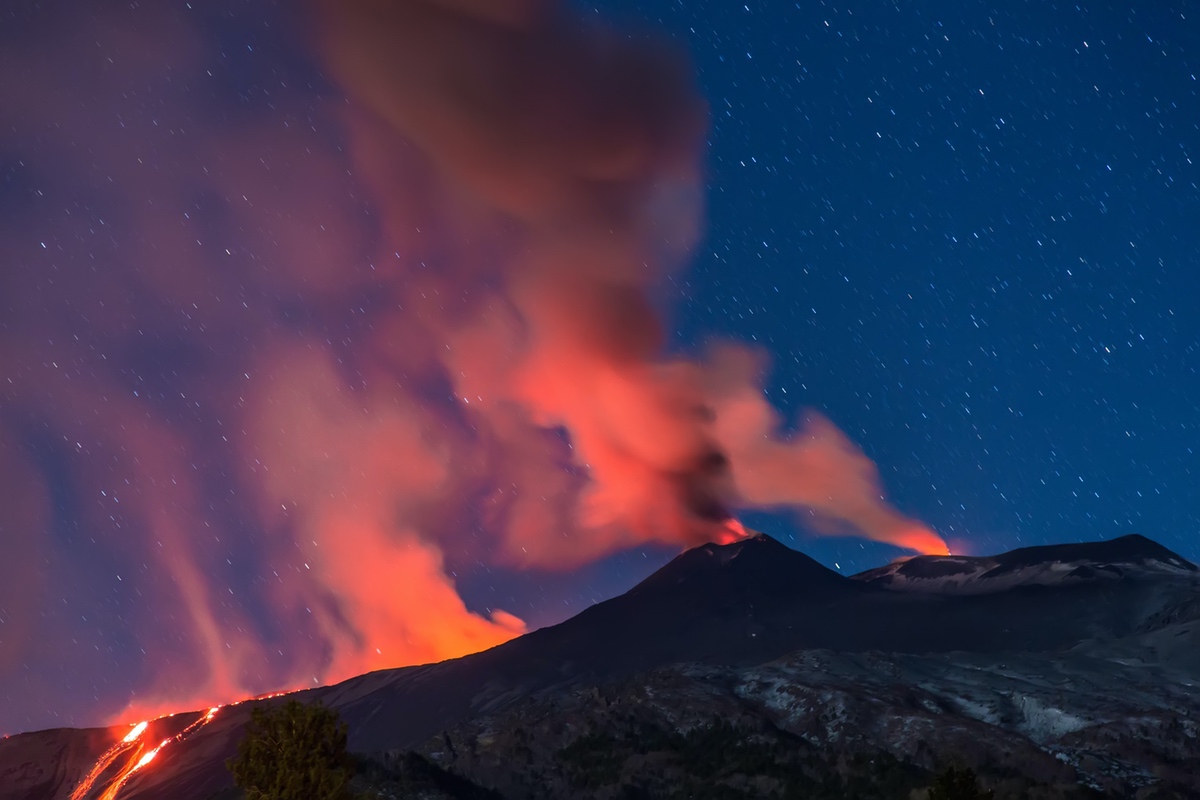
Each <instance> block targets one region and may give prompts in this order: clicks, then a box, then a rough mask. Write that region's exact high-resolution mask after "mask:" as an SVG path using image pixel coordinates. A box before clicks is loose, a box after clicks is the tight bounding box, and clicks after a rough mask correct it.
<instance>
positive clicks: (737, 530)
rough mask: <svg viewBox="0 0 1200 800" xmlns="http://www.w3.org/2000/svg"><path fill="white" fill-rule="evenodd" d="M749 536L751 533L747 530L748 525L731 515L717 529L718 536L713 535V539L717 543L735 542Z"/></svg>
mask: <svg viewBox="0 0 1200 800" xmlns="http://www.w3.org/2000/svg"><path fill="white" fill-rule="evenodd" d="M749 536H750V534H749V533H748V532H747V531H746V526H745V525H743V524H742V523H741V522H739V521H738V520H736V519H734V518H733V517H730V518H729V519H727V520H725V523H724V524H723V525H722V526H721V529H720V530H718V531H717V534H716V536H714V537H713V541H714V542H716V543H717V544H733V543H734V542H740V541H741V540H742V539H745V538H747V537H749Z"/></svg>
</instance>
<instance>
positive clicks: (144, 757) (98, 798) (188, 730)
mask: <svg viewBox="0 0 1200 800" xmlns="http://www.w3.org/2000/svg"><path fill="white" fill-rule="evenodd" d="M221 708H223V706H214V707H213V708H210V709H208V711H206V712H205V713H204V715H203V716H201V717H198V718H197V719H196V720H194V721H193V722H192V723H190V724H189V725H188V726H187V727H185V728H184V729H183V730H181V731H180V732H179V733H177V734H175V735H174V736H169V737H167V738H166V739H163V740H162V741H160V742H159V743H158V744H157V745H155V746H154V747H147V746H146V743H145V742H143V741H142V738H143V735H144V734H145V733H146V730H147V729H148V728H149V726H150V724H151V723H152V722H157V721H159V720H163V719H169V718H170V717H171V716H174V715H166V716H163V717H159V718H158V719H155V720H143V721H142V722H139V723H137V724H136V725H134V726H133V727H132V728H131V729H130V731H129V732H128V733H127V734H126V735H125V736H124V737H123V738H122V739H121V740H120V741H119V742H117V743H116V744H114V745H113V746H112V747H110V748H109V749H108V750H106V751H105V752H104V754H103V755H101V756H100V758H99V759H97V760H96V763H95V764H94V765H93V766H92V768H91V769H90V770H89V771H88V773H87V775H85V776H84V778H83V780H81V781H80V782H79V784H78V785H77V786H76V787H75V789H74V790H73V791H72V792H71V795H70V800H89V798H92V797H93V795H92V792H93V791H94V790H95V789H96V786H97V784H98V783H99V782H100V779H101V778H102V777H104V775H105V773H107V772H108V771H109V770H110V769H111V768H112V767H113V765H114V764H116V763H117V762H118V759H122V757H123V756H124V758H123V761H122V763H121V766H120V767H119V768H118V769H117V771H116V774H115V775H113V776H112V777H110V778H108V779H107V781H106V782H107V785H106V786H105V787H104V789H103V791H101V792H100V794H98V795H95V796H94V797H95V800H117V796H118V794H119V793H120V791H121V789H123V788H124V787H125V785H126V784H127V783H129V781H130V779H131V778H133V776H134V775H135V774H137V773H138V771H140V770H141V769H143V768H144V767H145V766H146V765H148V764H149V763H150V762H151V761H153V760H154V759H155V758H157V757H158V755H159V753H161V752H162V751H163V749H165V748H166V747H168V746H170V745H172V744H176V743H178V742H182V741H184V740H185V739H187V738H189V737H190V736H191V735H192V734H194V733H195V732H196V731H198V730H200V729H201V728H203V727H204V726H205V725H207V724H208V723H209V722H211V721H212V719H213V717H215V716H216V715H217V712H218V711H220V710H221Z"/></svg>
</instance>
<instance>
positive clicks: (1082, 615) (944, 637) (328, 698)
mask: <svg viewBox="0 0 1200 800" xmlns="http://www.w3.org/2000/svg"><path fill="white" fill-rule="evenodd" d="M1080 548H1083V549H1082V550H1081V549H1080ZM1081 552H1082V553H1085V555H1086V556H1087V557H1086V558H1084V559H1079V558H1076V556H1077V555H1079V554H1080V553H1081ZM1064 554H1065V555H1064ZM1066 557H1069V558H1070V561H1071V562H1072V563H1073V562H1075V561H1080V560H1091V561H1093V562H1094V563H1096V564H1100V565H1102V564H1103V563H1116V562H1115V561H1113V559H1123V560H1122V561H1120V563H1122V564H1124V563H1149V562H1154V563H1166V564H1169V565H1172V569H1171V570H1167V571H1154V570H1150V571H1146V570H1142V571H1131V572H1126V573H1123V574H1122V576H1121V579H1120V580H1112V579H1109V578H1108V577H1105V578H1097V579H1094V580H1092V579H1084V578H1080V579H1078V580H1073V581H1071V582H1067V583H1061V582H1060V583H1057V584H1052V585H1043V584H1036V583H1035V584H1029V585H1013V586H1007V587H1003V588H1001V589H998V590H997V591H993V592H988V593H981V594H972V595H967V596H963V595H962V594H959V593H954V592H949V593H941V594H939V593H937V592H903V591H895V590H894V588H895V587H894V586H890V585H889V583H888V582H884V581H880V580H878V579H876V578H872V577H871V575H872V573H864V574H863V575H860V576H856V578H854V579H851V578H846V577H843V576H841V575H839V574H837V573H836V572H833V571H832V570H829V569H827V568H825V567H824V566H822V565H820V564H819V563H817V562H816V561H814V560H812V559H811V558H809V557H808V556H806V555H804V554H802V553H799V552H797V551H795V550H792V549H791V548H788V547H786V546H785V545H783V544H781V543H779V542H777V541H775V540H774V539H771V538H770V537H768V536H764V535H761V534H760V535H757V536H754V537H751V538H749V539H746V540H743V541H740V542H737V543H734V544H730V545H724V546H718V545H711V544H710V545H705V546H702V547H698V548H695V549H692V550H689V551H687V552H685V553H683V554H681V555H680V556H678V557H677V558H675V559H673V560H672V561H671V562H669V563H668V564H666V565H665V566H664V567H662V568H661V569H660V570H658V571H657V572H655V573H654V574H653V575H651V576H650V577H648V578H647V579H646V580H644V581H643V582H642V583H640V584H638V585H637V586H636V587H634V588H633V589H631V590H630V591H629V592H627V593H625V594H624V595H621V596H618V597H615V598H612V599H610V600H607V601H605V602H602V603H599V604H597V605H595V606H593V607H591V608H589V609H587V610H585V611H584V612H582V613H580V614H579V615H577V616H576V617H573V618H572V619H569V620H567V621H565V622H563V623H561V624H559V625H555V626H552V627H548V628H543V629H541V630H537V631H534V632H532V633H529V634H526V635H525V636H522V637H520V638H518V639H515V640H513V641H511V642H508V643H506V644H504V645H501V646H499V647H495V648H493V649H491V650H488V651H485V652H482V653H477V654H474V655H470V656H466V657H463V658H459V659H454V660H451V661H446V662H442V663H439V664H431V665H424V666H417V667H407V668H401V669H394V670H385V671H381V672H375V673H370V674H367V675H363V676H359V677H357V678H352V679H350V680H348V681H345V682H343V683H341V684H338V685H335V686H329V687H324V688H320V689H314V690H309V691H307V692H305V695H306V696H309V697H311V698H315V699H320V700H321V701H323V702H324V703H326V704H327V705H330V706H332V707H334V708H336V709H337V710H338V711H339V712H340V713H341V715H342V718H343V719H344V720H345V721H346V722H347V723H348V724H349V727H350V744H351V747H352V749H354V750H355V751H358V752H363V753H368V752H382V751H403V750H407V749H411V748H415V747H417V746H419V745H420V744H421V743H423V742H426V741H428V740H430V739H431V737H434V736H436V735H438V734H439V733H440V732H441V731H445V730H447V729H449V728H451V727H453V726H455V725H459V724H463V723H465V722H467V721H469V720H472V719H477V718H481V717H485V716H488V715H497V714H501V713H503V712H505V710H506V709H510V708H513V707H515V705H516V704H518V703H520V702H522V701H523V700H524V699H526V698H530V697H533V696H545V695H546V694H547V693H552V692H555V691H561V690H566V689H569V688H570V687H572V686H582V685H588V684H594V683H597V682H605V681H613V680H621V679H625V678H628V677H630V676H633V675H637V674H642V673H645V672H647V671H650V670H655V669H658V668H661V667H665V666H669V665H677V664H698V665H700V664H703V665H711V666H713V667H728V668H746V667H752V666H754V665H758V664H764V663H766V662H770V661H772V660H775V659H779V658H781V657H783V656H786V655H788V654H791V653H795V652H797V651H802V650H823V651H831V652H840V653H868V652H886V653H894V654H912V655H922V654H946V653H952V652H961V653H971V654H976V655H979V654H983V655H984V656H985V657H986V655H987V654H999V653H1044V652H1052V651H1053V652H1065V651H1067V650H1069V649H1071V648H1077V647H1079V646H1081V645H1083V644H1085V643H1094V642H1096V641H1101V642H1105V641H1116V640H1121V639H1123V638H1127V637H1130V636H1133V635H1135V634H1137V633H1138V632H1139V631H1140V630H1142V629H1143V628H1144V627H1145V626H1146V624H1147V622H1148V620H1152V619H1156V618H1164V615H1166V617H1165V618H1166V619H1167V620H1168V622H1169V623H1170V624H1176V623H1177V622H1178V620H1175V619H1174V618H1173V617H1172V616H1171V615H1172V614H1177V613H1178V612H1177V611H1176V610H1178V609H1181V608H1182V609H1187V608H1189V607H1190V606H1189V605H1188V603H1189V602H1194V600H1195V598H1196V596H1197V585H1198V583H1197V580H1196V574H1195V567H1191V569H1190V570H1189V569H1187V567H1188V566H1191V565H1188V564H1187V562H1186V561H1184V560H1183V559H1181V558H1179V557H1178V556H1177V555H1175V554H1174V553H1171V551H1169V550H1167V549H1166V548H1162V547H1161V546H1160V545H1157V544H1155V543H1153V542H1151V541H1150V540H1146V539H1142V538H1141V537H1137V538H1136V539H1134V538H1132V537H1123V538H1122V539H1120V540H1113V541H1112V542H1105V543H1096V544H1093V545H1066V546H1060V547H1057V548H1049V549H1047V548H1024V549H1022V550H1020V551H1013V553H1009V554H1005V555H1003V556H998V557H995V558H993V559H991V560H989V561H988V563H989V564H992V562H995V563H994V564H992V566H989V569H993V570H994V569H997V568H1009V569H1017V567H1019V566H1022V565H1023V566H1024V567H1033V568H1041V567H1046V568H1049V567H1048V566H1047V565H1052V564H1058V563H1061V562H1062V559H1063V558H1066ZM949 558H951V559H953V558H955V557H949ZM1104 559H1109V561H1107V562H1106V561H1104ZM1136 559H1143V561H1141V562H1137V561H1136ZM1164 559H1165V561H1164ZM914 561H918V559H912V560H910V561H908V562H905V564H911V563H912V562H914ZM920 563H922V564H928V563H930V562H928V561H922V562H920ZM935 563H936V562H935ZM1177 563H1178V564H1179V565H1183V566H1177V565H1176V564H1177ZM893 566H895V565H893ZM901 566H903V565H901ZM922 568H924V567H922ZM884 569H888V568H884ZM1017 571H1019V569H1018V570H1017ZM1156 615H1157V617H1156ZM1185 616H1186V614H1185ZM1188 619H1190V617H1189V618H1188ZM1185 621H1186V620H1185ZM267 702H270V701H267ZM250 705H252V704H250V703H247V704H244V705H241V706H233V707H228V708H226V709H223V710H222V712H221V714H220V715H218V717H217V720H216V721H214V722H213V723H212V724H211V725H209V726H208V727H205V728H203V729H201V730H200V731H199V732H198V733H196V734H195V736H194V737H193V738H192V739H190V740H188V742H187V746H186V747H182V746H181V747H180V748H178V749H177V750H176V751H175V752H172V753H171V754H170V756H169V757H167V758H164V759H163V763H157V762H156V763H155V765H154V767H153V768H152V769H147V770H145V771H144V772H143V773H139V774H138V775H137V776H135V778H134V779H133V780H132V781H130V783H129V784H128V786H127V787H126V788H125V789H124V790H123V792H122V795H121V797H122V800H126V798H127V799H128V800H133V798H159V797H172V798H178V800H203V798H207V797H208V796H209V794H210V793H211V792H213V791H215V790H217V789H219V788H221V787H223V786H226V785H228V780H229V779H228V776H227V774H226V772H225V770H224V766H223V763H224V759H225V758H227V757H228V756H229V755H230V754H231V753H232V752H233V749H234V744H235V742H236V740H237V738H238V737H239V736H240V730H241V727H242V725H243V724H244V721H245V719H246V718H247V716H248V709H249V706H250ZM218 723H219V724H218ZM55 734H56V735H55V742H56V744H55V746H54V747H53V748H50V749H49V750H46V748H42V750H43V752H44V757H41V758H38V757H33V756H31V753H36V752H37V751H38V748H37V747H32V748H31V747H30V746H29V743H30V741H31V740H29V739H27V738H26V737H29V736H39V735H42V734H25V735H22V736H15V737H11V738H10V739H8V740H4V741H0V774H2V775H10V776H13V775H16V776H19V780H16V781H15V783H12V785H11V787H12V788H10V787H8V786H3V785H0V800H34V798H46V800H57V798H66V797H67V795H68V794H69V792H70V788H71V786H72V785H73V783H74V782H75V781H77V780H78V778H79V777H80V776H81V775H82V774H83V773H84V772H86V770H87V769H88V768H89V767H90V763H87V761H86V760H84V759H82V758H81V757H80V756H78V755H77V756H71V755H70V754H71V753H78V754H82V753H84V752H85V751H86V752H89V753H90V751H91V750H93V749H94V747H88V748H81V747H80V746H78V745H77V744H75V743H74V742H75V739H76V738H78V737H90V738H89V741H91V740H92V739H95V737H96V733H95V732H94V731H92V732H86V731H77V732H70V731H62V732H55ZM110 738H112V735H110ZM89 757H90V758H94V757H95V756H94V755H91V756H89ZM14 760H19V762H20V763H18V764H14V763H13V761H14ZM64 762H67V763H64ZM76 762H77V763H76Z"/></svg>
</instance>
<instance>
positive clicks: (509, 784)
mask: <svg viewBox="0 0 1200 800" xmlns="http://www.w3.org/2000/svg"><path fill="white" fill-rule="evenodd" d="M305 694H306V695H309V696H310V697H312V698H313V699H320V700H321V701H323V702H324V703H326V704H328V705H331V706H333V707H335V708H336V709H338V710H339V712H340V713H341V715H342V717H343V719H344V720H346V721H347V722H348V723H349V725H350V736H351V747H352V749H354V750H355V751H356V752H357V753H360V754H364V756H369V763H368V764H367V766H365V767H364V775H363V778H362V779H363V780H364V781H366V782H367V783H368V784H369V785H370V786H371V787H373V788H374V789H376V790H377V791H379V792H380V793H381V794H382V795H383V796H395V797H407V796H430V797H438V796H442V797H470V796H479V797H488V796H504V797H514V798H515V797H580V796H596V797H672V796H679V797H767V796H779V797H864V798H865V797H907V796H909V793H910V792H911V791H913V790H919V789H920V787H922V786H927V785H928V784H929V781H930V777H931V775H932V773H933V771H935V770H937V769H939V768H940V767H941V766H944V765H945V764H948V763H963V764H967V765H970V766H974V767H976V768H977V769H978V771H979V772H980V774H981V775H982V776H983V777H984V780H985V782H987V783H988V784H989V785H990V786H992V787H993V788H995V789H996V790H997V797H1040V796H1045V797H1061V796H1072V795H1078V796H1089V793H1091V794H1092V795H1095V794H1100V795H1104V796H1112V797H1134V796H1145V797H1152V796H1162V797H1200V577H1198V573H1197V570H1196V568H1195V567H1194V566H1193V565H1191V564H1189V563H1187V562H1186V561H1185V560H1184V559H1182V558H1180V557H1179V556H1177V555H1175V554H1174V553H1171V552H1170V551H1169V550H1166V549H1165V548H1162V547H1161V546H1160V545H1157V544H1155V543H1154V542H1152V541H1150V540H1148V539H1144V538H1142V537H1122V538H1121V539H1115V540H1112V541H1109V542H1101V543H1091V544H1081V545H1062V546H1055V547H1046V548H1026V549H1022V550H1017V551H1013V552H1011V553H1007V554H1004V555H1001V556H996V557H991V558H966V557H955V556H945V557H919V558H914V559H909V560H907V561H904V562H899V563H897V564H893V565H890V566H888V567H884V568H881V569H879V570H872V571H870V572H868V573H864V574H862V575H860V576H856V577H855V578H845V577H843V576H841V575H838V574H837V573H834V572H832V571H830V570H828V569H826V568H824V567H823V566H821V565H820V564H818V563H816V562H815V561H813V560H811V559H809V558H808V557H807V556H805V555H803V554H801V553H798V552H796V551H794V550H791V549H789V548H787V547H785V546H783V545H781V544H779V543H778V542H775V541H774V540H772V539H770V538H768V537H765V536H759V537H755V538H751V539H748V540H746V541H743V542H739V543H736V544H732V545H726V546H716V545H707V546H704V547H700V548H696V549H694V550H690V551H688V552H686V553H684V554H682V555H680V556H679V557H678V558H676V559H675V560H674V561H672V562H671V563H670V564H668V565H666V566H665V567H663V568H662V569H661V570H659V571H658V572H657V573H655V574H654V575H652V576H651V577H650V578H648V579H647V580H645V581H644V582H642V583H641V584H639V585H638V586H637V587H635V588H634V589H632V590H631V591H629V592H627V593H626V594H624V595H622V596H620V597H617V598H614V599H612V600H609V601H607V602H604V603H600V604H598V605H596V606H594V607H592V608H590V609H588V610H587V611H585V612H583V613H582V614H580V615H578V616H577V617H575V618H573V619H571V620H568V621H567V622H564V623H562V624H561V625H557V626H554V627H552V628H546V629H543V630H539V631H535V632H533V633H530V634H527V635H526V636H523V637H521V638H519V639H517V640H514V641H512V642H509V643H508V644H505V645H502V646H500V647H497V648H494V649H492V650H489V651H486V652H484V653H479V654H476V655H473V656H468V657H465V658H461V659H457V660H453V661H448V662H444V663H441V664H436V665H427V666H421V667H411V668H405V669H398V670H388V671H383V672H378V673H372V674H369V675H364V676H361V677H359V678H355V679H352V680H349V681H346V682H344V683H342V684H339V685H337V686H332V687H326V688H323V689H317V690H312V691H310V692H306V693H305ZM267 702H269V701H267ZM247 708H248V704H247V705H242V706H232V707H227V708H225V709H222V710H221V712H220V713H219V714H218V715H217V716H216V718H215V719H214V720H213V721H212V722H211V723H210V724H208V725H206V726H205V727H203V728H201V729H199V730H198V731H197V732H196V733H195V735H194V736H192V737H191V738H189V739H187V740H186V741H184V742H181V743H180V744H179V745H177V746H176V747H174V748H173V749H172V750H171V751H170V752H168V753H164V755H163V756H162V757H161V759H160V760H156V761H155V763H154V764H153V765H152V766H151V767H150V768H147V769H146V770H144V771H142V772H140V773H138V774H137V775H135V776H134V777H133V779H132V780H130V781H129V783H128V785H127V786H125V787H124V789H123V790H122V793H121V794H120V797H121V798H129V799H130V800H132V799H133V798H167V797H170V798H179V800H205V798H209V797H213V796H224V795H225V793H226V790H227V787H228V785H229V778H228V776H227V774H226V772H225V770H224V768H223V761H224V759H225V758H226V757H228V755H230V754H231V753H232V751H233V749H234V747H235V744H236V741H237V739H238V738H239V736H240V731H241V728H242V725H243V724H244V721H245V719H246V716H247V713H248V712H247ZM194 717H195V715H193V717H192V718H194ZM179 719H181V720H182V721H183V722H184V723H186V722H187V721H188V719H189V718H188V717H186V716H185V715H180V718H179ZM156 724H161V723H156ZM124 730H125V729H122V731H120V732H116V731H113V732H109V731H103V730H99V731H95V730H93V731H50V732H43V733H37V734H23V735H20V736H14V737H11V738H9V739H6V740H4V741H2V742H0V800H18V798H19V800H35V798H37V799H40V798H46V800H52V799H57V798H67V797H68V796H69V794H70V792H71V789H72V788H73V787H74V785H75V784H76V783H77V782H78V780H79V778H80V777H81V776H82V775H83V774H85V773H86V772H87V770H88V769H90V768H91V765H92V763H93V762H94V761H95V759H96V758H97V757H98V755H99V754H100V753H101V752H103V751H104V749H105V747H107V746H108V744H111V743H112V742H113V741H116V740H118V739H119V738H120V736H121V735H123V734H124ZM494 792H498V793H499V794H498V795H497V794H494ZM229 796H236V794H234V795H229Z"/></svg>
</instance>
